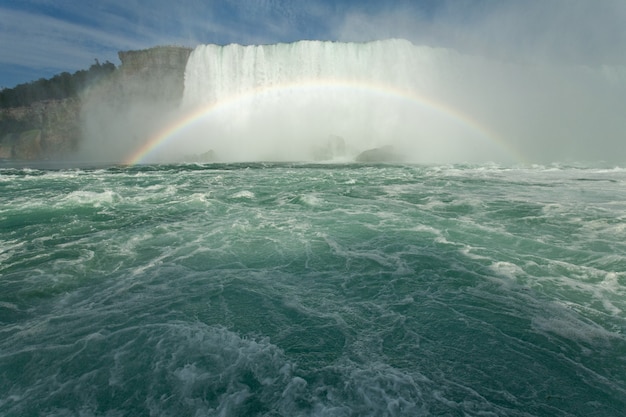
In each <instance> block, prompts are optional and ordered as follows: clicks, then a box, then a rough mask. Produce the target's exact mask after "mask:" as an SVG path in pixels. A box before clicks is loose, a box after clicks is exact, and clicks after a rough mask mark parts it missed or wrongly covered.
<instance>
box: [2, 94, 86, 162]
mask: <svg viewBox="0 0 626 417" xmlns="http://www.w3.org/2000/svg"><path fill="white" fill-rule="evenodd" d="M79 113H80V100H79V99H77V98H70V99H64V100H48V101H41V102H37V103H34V104H33V105H31V106H28V107H17V108H12V109H2V110H1V111H0V159H16V160H41V159H53V158H58V157H61V156H63V155H66V154H69V153H71V152H72V151H74V150H76V148H77V145H78V141H79V138H80V121H79Z"/></svg>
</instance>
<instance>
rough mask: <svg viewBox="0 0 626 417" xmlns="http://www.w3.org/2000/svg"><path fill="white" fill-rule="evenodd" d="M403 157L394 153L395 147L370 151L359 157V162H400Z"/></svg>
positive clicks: (362, 153)
mask: <svg viewBox="0 0 626 417" xmlns="http://www.w3.org/2000/svg"><path fill="white" fill-rule="evenodd" d="M400 160H401V157H400V156H399V155H398V154H397V153H395V152H394V149H393V146H390V145H388V146H382V147H380V148H373V149H368V150H366V151H363V152H361V153H360V154H358V155H357V157H356V161H357V162H398V161H400Z"/></svg>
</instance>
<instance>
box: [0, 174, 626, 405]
mask: <svg viewBox="0 0 626 417" xmlns="http://www.w3.org/2000/svg"><path fill="white" fill-rule="evenodd" d="M0 190H1V192H0V232H1V233H0V415H6V416H30V415H46V416H74V415H81V416H148V415H151V416H183V415H194V416H213V415H220V416H430V415H449V416H460V415H464V416H478V415H481V416H485V415H490V416H496V415H497V416H590V415H593V416H617V415H621V414H622V413H623V411H624V410H625V409H626V400H625V399H626V373H624V369H626V335H625V331H626V315H625V311H626V256H625V255H624V254H626V244H625V243H624V242H626V227H625V224H626V217H625V214H624V213H626V203H625V202H626V171H625V170H624V169H620V168H612V169H598V168H581V167H578V168H577V167H566V166H557V165H553V166H546V167H541V166H535V167H532V168H523V167H520V168H506V167H503V166H498V165H432V166H421V165H385V164H330V165H306V164H261V163H253V164H207V165H195V164H190V165H152V166H150V165H143V166H135V167H132V166H126V167H110V168H104V169H70V170H39V169H21V168H6V167H5V168H2V169H0Z"/></svg>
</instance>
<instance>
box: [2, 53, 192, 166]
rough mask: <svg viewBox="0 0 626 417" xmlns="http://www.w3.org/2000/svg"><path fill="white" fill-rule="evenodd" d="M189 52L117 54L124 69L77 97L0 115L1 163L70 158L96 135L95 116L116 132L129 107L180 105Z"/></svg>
mask: <svg viewBox="0 0 626 417" xmlns="http://www.w3.org/2000/svg"><path fill="white" fill-rule="evenodd" d="M191 51H192V49H191V48H184V47H175V46H164V47H162V46H160V47H155V48H150V49H145V50H140V51H125V52H119V58H120V61H121V63H122V64H121V65H120V66H119V67H118V68H117V69H116V70H115V71H114V72H113V73H112V74H111V75H110V76H108V77H105V78H104V79H102V80H100V81H99V82H98V83H97V84H95V85H91V86H90V87H88V88H87V89H86V90H85V91H83V92H82V93H81V94H80V95H79V96H78V97H72V98H67V99H62V100H46V101H40V102H36V103H34V104H32V105H30V106H25V107H16V108H8V109H0V159H14V160H45V159H57V158H63V157H68V156H71V155H72V154H73V153H74V152H75V151H77V150H78V149H79V148H80V147H81V145H82V143H83V142H84V139H85V136H86V135H90V134H92V133H93V132H92V131H90V130H89V129H86V125H87V124H86V123H85V118H86V117H88V116H87V115H88V114H93V111H94V110H95V112H96V113H98V112H100V114H102V113H103V112H106V111H109V112H110V113H111V117H110V118H108V119H106V120H105V121H106V122H110V123H111V125H110V126H113V125H115V124H120V123H122V122H123V120H121V117H124V116H127V115H128V114H129V109H130V108H131V103H136V102H137V101H139V102H140V103H142V104H145V103H150V104H156V105H157V106H158V107H159V108H162V109H165V108H167V107H170V106H175V105H177V103H179V102H180V100H181V98H182V94H183V89H184V74H185V66H186V65H187V59H188V58H189V55H190V53H191ZM86 110H89V111H86ZM113 110H114V111H113ZM163 111H164V110H163ZM153 114H154V112H153ZM154 117H155V118H158V115H157V114H154ZM116 118H117V119H116ZM98 140H99V138H98ZM103 140H104V139H103Z"/></svg>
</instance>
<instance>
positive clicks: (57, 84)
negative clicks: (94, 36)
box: [0, 59, 115, 109]
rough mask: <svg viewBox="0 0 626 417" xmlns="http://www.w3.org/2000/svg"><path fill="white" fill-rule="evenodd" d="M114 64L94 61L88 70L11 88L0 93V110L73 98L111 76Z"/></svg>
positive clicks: (67, 73)
mask: <svg viewBox="0 0 626 417" xmlns="http://www.w3.org/2000/svg"><path fill="white" fill-rule="evenodd" d="M114 70H115V64H112V63H110V62H109V61H106V62H105V63H104V64H101V63H100V62H98V60H97V59H96V62H95V64H93V65H91V66H90V67H89V69H88V70H79V71H76V72H75V73H74V74H70V73H69V72H62V73H61V74H57V75H55V76H53V77H52V78H50V79H45V78H40V79H38V80H37V81H31V82H29V83H24V84H18V85H16V86H15V87H13V88H5V89H4V90H1V91H0V108H4V109H6V108H10V107H21V106H28V105H30V104H32V103H34V102H37V101H43V100H60V99H64V98H68V97H75V96H76V95H78V93H80V91H82V90H83V89H84V88H85V87H87V86H88V85H90V84H91V83H93V82H95V81H98V80H99V79H101V78H103V77H105V76H107V75H109V74H111V73H112V72H113V71H114Z"/></svg>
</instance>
